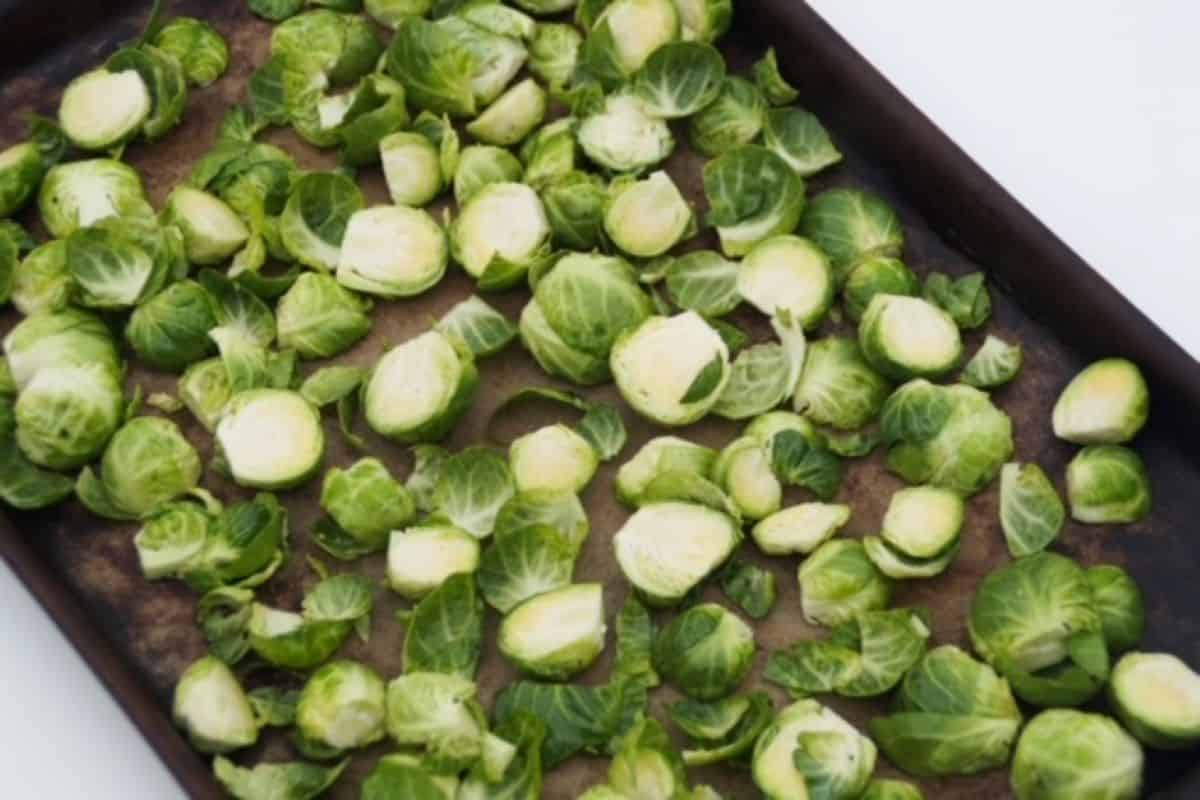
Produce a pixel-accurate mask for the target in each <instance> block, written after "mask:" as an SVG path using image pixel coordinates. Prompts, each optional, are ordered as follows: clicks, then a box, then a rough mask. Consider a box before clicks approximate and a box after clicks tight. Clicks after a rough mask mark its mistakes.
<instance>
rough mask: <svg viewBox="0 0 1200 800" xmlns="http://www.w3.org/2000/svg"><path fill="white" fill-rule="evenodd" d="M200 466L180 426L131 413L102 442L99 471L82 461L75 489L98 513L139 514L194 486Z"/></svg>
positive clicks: (114, 516)
mask: <svg viewBox="0 0 1200 800" xmlns="http://www.w3.org/2000/svg"><path fill="white" fill-rule="evenodd" d="M27 392H28V390H27ZM25 396H26V395H22V397H25ZM19 435H20V430H19V429H18V436H19ZM18 441H20V439H18ZM201 471H202V467H201V465H200V456H199V454H197V453H196V449H195V448H194V447H192V445H191V443H190V442H188V440H187V439H185V438H184V436H183V433H182V432H181V431H180V430H179V426H177V425H176V424H175V423H174V422H171V421H170V420H168V419H163V418H162V417H134V418H133V419H131V420H130V421H129V422H127V423H125V424H124V425H123V426H122V427H121V429H120V430H118V431H117V432H116V433H115V434H113V437H112V440H111V441H109V443H108V446H107V447H106V448H104V456H103V457H102V458H101V459H100V469H99V475H98V476H97V475H96V473H94V472H92V469H91V467H85V468H84V470H83V472H81V473H80V474H79V480H78V482H77V483H76V485H75V491H76V493H77V494H78V495H79V499H80V501H81V502H82V503H83V504H84V505H85V506H87V507H88V509H89V510H91V511H92V512H93V513H94V514H97V515H99V516H101V517H106V518H108V519H116V520H124V519H143V518H145V517H147V516H149V515H150V514H152V513H154V512H155V511H158V510H159V509H161V508H163V507H164V506H165V505H166V504H167V503H169V502H171V501H172V500H174V499H176V498H177V497H180V496H182V495H184V494H186V493H187V492H189V491H191V490H192V489H194V488H196V485H197V484H199V482H200V473H201Z"/></svg>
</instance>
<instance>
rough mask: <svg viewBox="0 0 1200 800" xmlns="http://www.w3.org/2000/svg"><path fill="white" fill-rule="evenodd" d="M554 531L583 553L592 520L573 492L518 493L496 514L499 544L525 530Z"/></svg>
mask: <svg viewBox="0 0 1200 800" xmlns="http://www.w3.org/2000/svg"><path fill="white" fill-rule="evenodd" d="M547 527H548V528H550V529H552V530H553V531H554V533H555V534H557V536H558V537H559V538H560V539H561V540H562V541H563V542H565V543H566V544H567V546H568V547H569V548H570V550H571V553H572V558H574V554H575V553H578V552H579V548H581V547H583V543H584V541H585V540H586V539H587V537H588V530H589V525H588V518H587V512H586V511H584V508H583V503H582V502H581V501H580V500H579V498H578V497H577V496H576V495H574V494H572V493H570V492H546V491H540V492H518V493H517V494H514V495H513V496H512V497H511V498H509V499H508V501H507V502H505V504H504V505H503V506H501V507H500V511H499V512H498V513H497V514H496V528H495V534H496V540H497V541H499V540H501V539H503V538H504V537H505V536H507V535H508V534H510V533H517V532H519V531H522V530H524V529H525V528H547Z"/></svg>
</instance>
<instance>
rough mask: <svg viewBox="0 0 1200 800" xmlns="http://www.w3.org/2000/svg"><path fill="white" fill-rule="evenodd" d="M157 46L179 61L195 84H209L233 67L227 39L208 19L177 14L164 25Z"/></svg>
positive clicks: (155, 41)
mask: <svg viewBox="0 0 1200 800" xmlns="http://www.w3.org/2000/svg"><path fill="white" fill-rule="evenodd" d="M154 46H155V47H157V48H158V49H159V50H161V51H162V52H163V53H166V54H167V55H169V56H171V57H173V58H174V59H175V60H177V61H178V62H179V64H180V66H181V67H182V68H183V74H184V76H185V77H186V78H187V81H188V83H190V84H191V85H193V86H208V85H209V84H211V83H213V82H215V81H216V80H217V79H218V78H220V77H221V76H222V75H224V74H225V70H226V69H227V68H228V67H229V46H228V45H227V44H225V39H224V38H222V37H221V34H220V33H218V32H217V30H216V29H215V28H213V27H212V26H211V25H209V24H208V23H207V22H203V21H201V20H198V19H193V18H192V17H176V18H175V19H173V20H171V21H170V22H168V23H167V24H166V25H164V26H162V28H161V29H160V30H159V31H158V33H156V34H155V35H154Z"/></svg>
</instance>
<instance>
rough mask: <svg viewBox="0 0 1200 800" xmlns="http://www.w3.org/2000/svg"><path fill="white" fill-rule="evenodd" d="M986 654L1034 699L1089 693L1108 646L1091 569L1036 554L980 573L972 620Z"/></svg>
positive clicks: (974, 636)
mask: <svg viewBox="0 0 1200 800" xmlns="http://www.w3.org/2000/svg"><path fill="white" fill-rule="evenodd" d="M967 630H968V632H969V633H970V634H971V642H972V643H973V644H974V646H975V650H976V651H978V653H979V654H980V655H981V656H983V658H984V660H985V661H987V662H988V663H990V664H992V665H993V666H995V667H996V669H997V670H999V672H1000V673H1001V674H1002V675H1004V677H1006V678H1008V680H1009V681H1011V682H1012V684H1013V689H1014V691H1016V693H1017V695H1018V696H1019V697H1021V699H1023V700H1025V701H1027V702H1029V703H1033V704H1035V705H1056V706H1071V705H1079V704H1080V703H1084V702H1086V701H1087V700H1089V699H1091V698H1092V697H1093V696H1095V694H1096V693H1097V692H1098V691H1099V690H1100V689H1101V687H1102V686H1103V685H1104V681H1105V680H1106V679H1107V678H1108V668H1109V665H1108V652H1107V649H1106V647H1105V644H1104V637H1103V631H1102V623H1101V620H1100V614H1099V613H1098V612H1097V610H1096V607H1095V604H1094V603H1093V599H1092V590H1091V586H1090V584H1089V582H1088V579H1087V575H1086V573H1084V571H1083V569H1082V568H1080V567H1079V565H1078V564H1076V563H1075V562H1074V561H1072V560H1071V559H1069V558H1066V557H1065V556H1060V555H1057V554H1055V553H1038V554H1037V555H1033V556H1029V557H1028V558H1023V559H1021V560H1020V561H1015V562H1013V563H1011V564H1008V565H1006V566H1003V567H1001V568H999V569H997V570H995V571H994V572H992V573H991V574H989V575H988V576H987V577H986V578H984V579H983V582H982V583H981V584H980V585H979V589H978V590H977V591H976V593H975V597H974V598H973V599H972V601H971V613H970V617H969V619H968V622H967Z"/></svg>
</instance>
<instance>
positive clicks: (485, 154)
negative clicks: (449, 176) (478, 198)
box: [454, 144, 525, 208]
mask: <svg viewBox="0 0 1200 800" xmlns="http://www.w3.org/2000/svg"><path fill="white" fill-rule="evenodd" d="M524 172H525V168H524V167H523V166H521V162H520V161H519V160H518V159H517V157H516V156H514V155H513V154H512V153H510V152H508V151H507V150H505V149H504V148H502V147H492V146H491V145H486V144H473V145H471V146H470V147H467V148H464V149H463V151H462V152H461V153H460V154H459V156H458V167H457V168H456V169H455V171H454V202H456V203H458V206H459V208H461V207H463V206H465V205H466V204H467V201H468V200H470V199H471V198H472V197H474V196H475V194H476V192H478V191H479V190H480V189H482V188H483V187H485V186H487V185H488V184H491V183H514V182H518V181H520V180H521V176H522V175H523V174H524Z"/></svg>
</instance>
